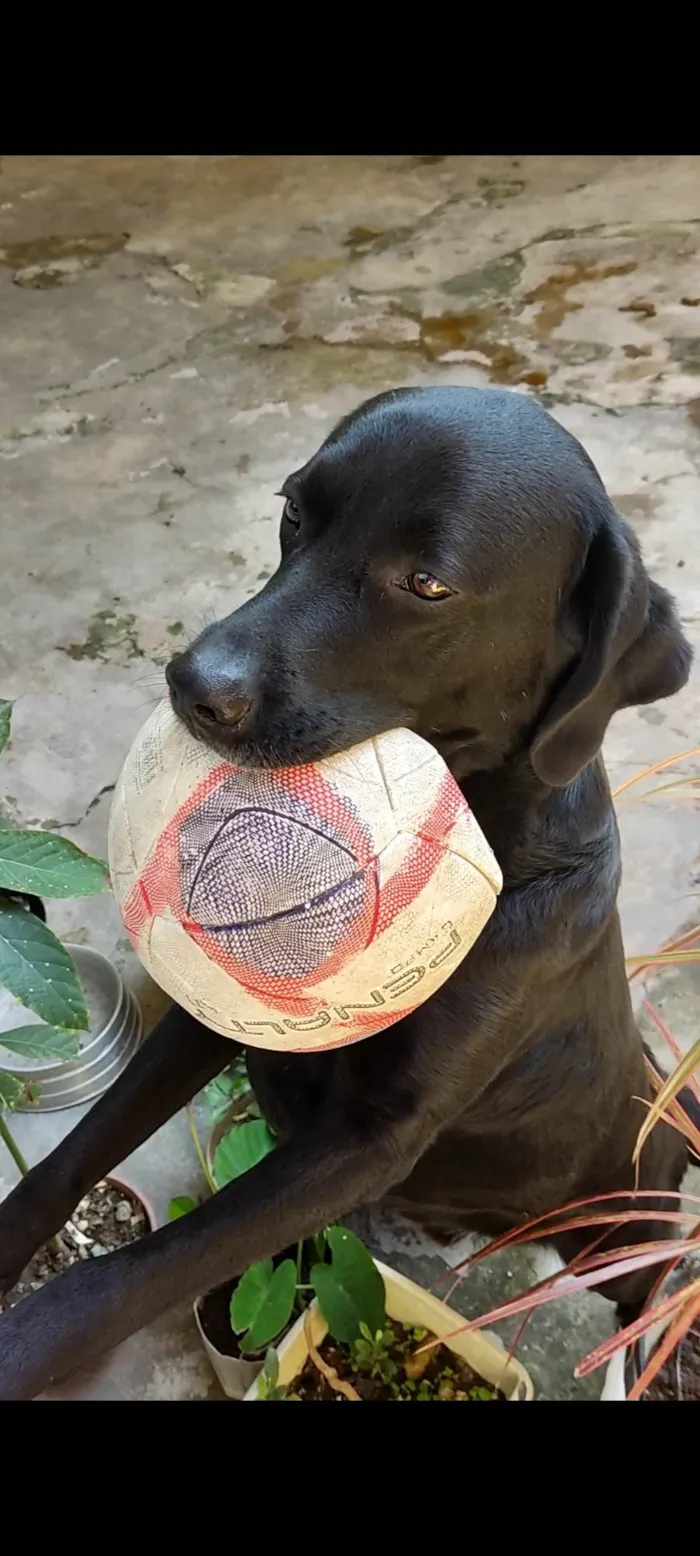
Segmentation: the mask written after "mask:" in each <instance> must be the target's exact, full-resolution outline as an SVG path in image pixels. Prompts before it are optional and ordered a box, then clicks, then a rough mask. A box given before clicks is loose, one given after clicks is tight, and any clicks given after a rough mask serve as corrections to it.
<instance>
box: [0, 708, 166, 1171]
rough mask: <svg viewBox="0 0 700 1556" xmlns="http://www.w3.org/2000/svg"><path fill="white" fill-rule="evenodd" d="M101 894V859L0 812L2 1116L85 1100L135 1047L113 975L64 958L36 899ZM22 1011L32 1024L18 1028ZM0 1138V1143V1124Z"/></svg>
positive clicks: (87, 956) (136, 1016) (126, 996)
mask: <svg viewBox="0 0 700 1556" xmlns="http://www.w3.org/2000/svg"><path fill="white" fill-rule="evenodd" d="M11 710H12V704H11V703H9V702H5V701H0V751H2V750H3V749H4V747H5V745H6V744H7V741H8V739H9V736H10V718H11ZM107 890H109V876H108V873H107V866H106V865H105V864H104V863H103V861H102V860H101V859H93V858H91V856H90V855H89V854H85V853H83V851H82V850H81V849H80V848H77V847H76V845H75V843H71V842H69V841H68V839H67V838H64V837H60V836H58V835H57V834H56V833H53V832H44V831H42V830H41V829H37V830H31V831H29V830H24V829H22V828H19V827H15V826H14V825H13V823H12V822H11V821H10V820H9V818H8V817H6V816H4V815H3V814H1V813H0V1107H1V1108H2V1110H3V1111H5V1112H7V1111H8V1110H10V1109H19V1110H25V1109H26V1108H28V1107H37V1106H38V1107H39V1108H42V1109H49V1108H61V1107H67V1106H70V1105H71V1104H72V1103H75V1102H89V1101H92V1100H93V1099H94V1098H95V1097H97V1096H99V1095H101V1093H102V1092H103V1091H105V1090H106V1088H107V1086H108V1085H109V1084H110V1082H111V1081H112V1080H114V1079H115V1078H116V1076H117V1075H119V1074H120V1073H121V1071H122V1070H123V1069H124V1067H125V1065H126V1064H127V1063H128V1060H129V1058H130V1057H131V1054H132V1052H133V1050H134V1048H135V1047H136V1046H137V1045H138V1043H139V1042H140V1040H141V1036H142V1021H141V1013H140V1010H139V1008H138V1005H137V1003H136V1000H135V999H134V996H133V995H132V994H131V993H130V992H129V991H128V990H127V989H126V988H125V985H124V982H123V979H122V978H121V975H120V973H119V972H118V970H117V968H116V967H114V966H113V964H112V963H111V962H110V961H109V960H108V958H107V957H105V956H102V955H101V953H100V952H99V951H95V950H93V949H92V948H91V947H88V946H78V947H76V948H75V953H74V956H71V955H70V954H69V952H68V951H67V949H66V947H65V946H64V945H62V944H61V942H60V940H58V939H57V938H56V936H55V935H54V934H53V933H52V931H51V930H50V929H49V927H48V925H47V923H46V912H45V909H44V905H43V902H42V898H44V897H55V898H66V897H87V896H92V895H94V894H96V893H98V892H103V891H107ZM76 964H77V965H76ZM24 1009H27V1010H29V1011H31V1012H32V1013H33V1016H34V1017H35V1018H36V1019H35V1020H33V1021H30V1022H25V1021H23V1019H22V1016H23V1010H24ZM10 1055H12V1056H13V1059H14V1062H12V1060H11V1059H10ZM17 1061H19V1062H17ZM0 1133H3V1136H4V1126H3V1125H2V1124H0ZM5 1143H6V1144H7V1145H8V1148H9V1149H10V1150H12V1146H11V1145H9V1142H8V1141H7V1140H6V1142H5ZM13 1154H14V1152H13ZM18 1165H19V1164H18Z"/></svg>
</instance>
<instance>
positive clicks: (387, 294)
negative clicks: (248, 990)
mask: <svg viewBox="0 0 700 1556" xmlns="http://www.w3.org/2000/svg"><path fill="white" fill-rule="evenodd" d="M699 248H700V159H698V158H694V157H681V158H668V157H666V158H649V157H622V158H614V157H574V158H566V157H565V158H560V159H557V160H556V161H555V160H554V159H551V158H544V157H523V158H504V157H492V158H484V157H481V158H471V157H442V158H440V157H422V158H421V157H403V158H402V157H331V158H324V157H312V158H295V157H289V158H275V157H261V158H251V157H228V158H217V157H170V158H149V157H143V158H138V159H136V158H98V157H95V158H5V159H4V160H3V163H2V168H1V170H0V339H1V340H2V348H1V351H0V491H1V498H2V503H1V507H0V524H1V526H2V555H3V576H2V584H1V585H0V588H1V590H2V598H3V617H2V619H3V631H2V641H1V643H0V692H1V693H2V695H3V696H6V697H8V696H9V697H14V698H16V699H17V703H16V708H15V715H14V727H13V740H12V744H11V747H10V748H9V750H8V752H7V753H6V755H5V757H4V758H3V803H4V804H5V806H6V808H7V809H8V810H9V811H10V812H11V814H12V815H13V816H15V817H16V818H17V819H18V820H19V821H20V822H22V823H23V824H26V825H32V826H50V827H53V828H58V829H70V832H71V836H72V837H74V838H75V839H76V840H77V841H79V842H80V843H81V844H83V845H84V846H85V847H87V848H90V849H92V850H94V851H96V852H98V853H104V851H105V837H106V824H107V816H108V810H109V801H110V792H111V788H112V786H113V784H114V780H115V777H116V774H117V771H118V769H119V766H120V764H121V761H122V759H123V757H124V754H125V751H126V749H127V746H128V744H129V742H130V740H131V738H132V736H133V734H134V733H135V731H136V729H137V728H138V726H139V724H140V723H141V722H142V720H143V718H144V717H145V716H146V713H147V712H148V710H149V708H150V707H151V706H152V705H153V702H154V701H155V699H156V697H157V695H158V690H159V687H160V686H161V684H162V670H163V665H164V664H165V662H166V661H167V659H168V657H169V656H170V654H171V652H172V651H173V648H176V647H177V646H178V645H179V644H181V643H182V642H184V641H186V639H187V636H188V634H194V633H196V632H197V631H198V630H199V628H200V627H201V625H202V624H203V623H204V622H205V621H207V620H210V619H212V618H213V617H215V616H216V615H220V614H223V613H226V612H228V611H230V610H231V609H233V608H234V607H235V606H236V605H237V604H239V603H240V602H241V601H242V600H244V599H245V598H246V597H248V596H249V595H250V594H252V593H254V592H255V590H256V589H257V588H259V586H260V583H261V582H262V581H263V580H264V579H265V578H266V577H268V576H269V573H270V572H271V571H272V570H273V568H274V566H275V560H276V550H277V522H278V509H279V503H278V501H277V500H276V498H275V496H274V493H275V491H276V490H277V489H278V488H279V485H280V482H281V481H282V480H283V478H284V476H285V475H286V474H287V473H288V471H289V470H290V469H292V468H294V466H296V465H298V464H300V463H302V462H303V461H304V460H305V459H306V458H307V457H308V455H309V454H310V453H311V452H312V450H313V449H314V448H315V447H316V446H317V444H318V443H319V442H320V441H321V439H322V438H323V436H324V435H325V433H326V432H327V431H328V429H329V428H330V427H331V426H332V424H333V422H334V421H335V420H336V419H337V418H338V417H339V416H341V415H342V414H344V413H345V412H346V411H347V410H349V409H350V408H351V407H352V406H353V405H355V404H356V403H357V402H358V401H359V400H361V399H363V398H365V397H366V396H367V395H369V394H372V393H375V392H377V391H379V390H381V389H385V388H388V387H391V386H395V385H398V384H431V383H458V384H477V385H483V386H488V385H489V384H493V383H497V384H505V385H508V386H510V387H512V388H514V389H517V390H518V391H519V392H521V393H525V394H537V395H539V396H540V397H541V399H542V400H543V402H544V404H545V405H547V407H548V408H549V409H550V410H551V411H552V412H553V414H555V415H556V416H557V417H558V418H559V419H560V420H561V421H562V422H563V423H564V424H565V425H566V426H567V427H568V428H569V429H570V430H571V431H572V432H574V433H575V434H576V436H577V437H579V438H580V439H581V440H582V442H583V443H584V444H585V446H586V448H587V449H588V451H589V453H590V454H591V456H592V457H593V459H594V460H595V462H596V464H597V465H598V468H599V469H600V471H601V474H602V475H603V478H604V479H605V481H606V483H607V486H608V489H609V491H610V492H611V494H612V496H613V497H614V499H615V501H616V502H617V503H618V505H619V507H620V509H621V511H622V512H624V513H625V514H626V515H627V516H628V517H629V518H630V519H631V521H632V523H633V524H634V525H635V527H636V528H637V530H638V533H639V535H640V537H641V539H642V542H643V545H644V549H645V554H646V557H647V561H648V563H649V566H650V568H651V570H652V572H653V573H654V574H655V576H656V577H657V578H659V580H660V581H661V582H663V583H664V584H666V585H667V586H668V587H670V588H671V589H672V591H673V592H674V593H675V595H676V596H677V598H678V601H679V605H680V611H681V616H682V618H683V622H684V625H685V628H686V631H687V632H688V635H689V636H690V637H691V638H692V639H693V640H694V641H695V642H697V641H698V637H699V635H700V634H699V628H698V620H699V610H700V556H699V555H698V546H697V539H696V525H697V513H698V508H699V497H700V378H699V377H698V374H699V373H700V255H699V253H698V250H699ZM697 712H698V680H697V675H696V676H695V678H694V680H693V682H692V683H691V685H690V686H689V687H688V688H687V689H686V690H685V691H684V692H683V693H682V694H681V695H680V696H678V697H677V698H675V699H674V700H673V701H672V702H671V703H664V704H661V705H659V706H658V707H652V708H644V709H639V710H634V709H632V710H628V711H626V712H625V713H623V714H621V715H619V716H618V717H617V718H616V719H615V720H614V722H613V725H612V728H611V730H610V734H609V739H608V742H607V747H606V752H607V758H608V763H609V767H610V771H611V774H612V777H613V780H614V781H622V780H624V778H626V777H629V776H630V775H631V774H632V773H633V772H634V771H635V769H636V768H637V767H639V766H640V765H642V764H644V763H646V762H648V761H651V760H656V759H659V758H662V757H665V756H668V755H671V754H672V753H673V752H674V751H677V750H679V749H683V748H685V747H690V746H693V745H695V743H696V741H697V727H698V721H697ZM620 822H621V827H622V833H623V842H624V855H625V880H624V886H623V894H622V907H623V920H624V927H625V933H626V939H627V944H628V947H629V949H630V951H633V952H642V951H644V950H647V949H651V948H653V947H654V946H656V945H658V944H659V943H660V942H661V941H662V940H664V939H665V938H667V937H668V936H669V935H671V934H672V933H673V932H674V931H676V930H678V929H680V928H683V927H685V925H686V924H687V923H688V922H689V921H690V920H691V918H692V914H693V911H694V907H695V904H694V902H693V900H692V898H691V895H690V894H691V893H692V892H693V890H694V889H695V890H696V889H697V886H698V863H697V856H698V846H697V813H696V811H695V809H694V807H692V806H690V805H688V804H682V803H680V802H678V801H674V800H670V801H669V800H668V799H664V798H659V799H657V800H655V801H653V802H650V803H648V804H646V805H640V804H639V803H638V802H637V801H636V800H633V799H632V798H631V797H630V799H629V800H628V801H626V802H624V803H623V804H621V806H620ZM51 919H52V922H53V924H54V926H55V927H56V928H57V929H58V931H59V932H60V933H62V934H64V935H65V936H66V938H67V939H68V940H71V939H72V940H73V941H74V942H89V943H91V944H94V945H96V946H97V947H98V948H100V949H102V950H105V951H106V952H108V954H110V955H111V956H113V957H114V958H115V960H116V961H117V962H118V963H119V965H120V966H121V967H122V968H123V969H124V971H125V973H126V976H127V977H128V979H129V981H130V982H131V983H132V985H133V986H134V987H135V988H136V989H137V991H138V993H139V996H140V998H141V1000H142V1004H143V1006H144V1012H145V1015H146V1018H147V1020H149V1021H152V1020H153V1019H154V1018H155V1016H156V1014H157V1013H158V1011H159V1009H160V1008H161V1007H162V1004H163V999H162V996H161V995H160V994H159V992H158V991H157V990H156V989H155V988H154V987H153V985H152V984H150V983H149V982H148V980H147V979H146V978H145V976H144V975H143V973H142V972H141V971H140V969H139V968H138V966H137V965H136V963H135V961H134V958H133V956H132V955H131V952H130V950H129V947H128V942H127V941H126V939H125V936H124V934H123V931H122V930H121V927H120V924H119V921H118V917H117V914H116V911H115V908H114V906H113V904H112V903H111V901H109V900H107V899H105V900H104V901H101V900H94V899H93V900H91V901H90V903H89V904H85V903H64V904H56V905H55V907H54V908H52V911H51ZM635 990H636V994H635V997H636V998H639V997H640V995H641V993H642V992H643V990H642V989H641V988H640V987H639V986H638V985H635ZM658 999H659V1003H660V1004H661V1006H662V1008H664V1009H665V1010H666V1014H667V1018H668V1017H669V1015H670V1016H671V1017H672V1022H673V1024H674V1028H675V1030H676V1031H677V1032H678V1033H679V1036H680V1037H681V1039H682V1040H683V1041H684V1042H687V1041H690V1039H691V1038H692V1037H693V1036H695V1035H696V1033H697V1025H696V1018H697V1008H698V980H697V978H696V977H695V976H694V974H693V970H692V969H688V970H687V971H686V972H684V973H681V974H679V975H676V976H675V977H671V978H668V979H666V981H665V982H664V984H663V986H662V987H661V989H660V992H659V995H658ZM77 1114H78V1110H72V1111H71V1112H69V1113H62V1114H50V1115H43V1116H37V1117H31V1118H30V1117H27V1116H23V1117H22V1118H21V1119H20V1120H19V1121H18V1132H19V1134H20V1137H21V1140H22V1143H23V1145H24V1147H25V1150H26V1151H27V1153H28V1154H29V1155H30V1156H37V1155H39V1154H42V1153H43V1152H44V1151H45V1150H47V1149H48V1148H49V1147H50V1145H51V1144H52V1143H53V1141H54V1140H55V1139H57V1138H58V1137H59V1136H60V1135H61V1134H63V1133H64V1132H65V1130H66V1129H67V1128H68V1127H70V1126H72V1124H73V1122H74V1121H75V1119H76V1117H77ZM129 1165H130V1167H131V1168H132V1169H133V1171H134V1173H135V1174H137V1175H138V1177H139V1178H140V1180H141V1181H142V1182H143V1184H144V1187H145V1188H146V1189H147V1190H148V1191H149V1192H150V1193H151V1195H152V1196H153V1197H155V1199H156V1202H157V1204H158V1206H159V1209H160V1210H161V1212H164V1210H165V1207H166V1205H167V1201H168V1199H169V1198H170V1196H171V1195H172V1194H175V1193H183V1192H188V1191H190V1192H192V1191H193V1190H194V1191H195V1192H196V1191H197V1189H199V1188H201V1183H200V1181H199V1178H198V1171H197V1167H196V1162H195V1161H194V1159H193V1153H192V1150H191V1146H190V1142H189V1136H188V1134H187V1131H186V1127H185V1124H184V1121H183V1119H182V1118H178V1119H176V1120H174V1121H173V1122H172V1123H171V1124H169V1125H168V1126H167V1127H166V1128H165V1129H163V1130H161V1131H160V1133H159V1135H158V1136H156V1138H155V1140H154V1141H153V1142H151V1143H150V1144H149V1145H148V1146H145V1147H143V1148H142V1149H141V1150H140V1151H138V1152H136V1153H135V1156H134V1158H133V1159H132V1160H131V1162H130V1163H129ZM0 1170H1V1171H2V1175H3V1176H2V1180H0V1181H1V1183H2V1186H3V1187H4V1188H7V1187H8V1186H9V1185H10V1183H11V1182H12V1169H11V1167H10V1166H8V1164H7V1163H6V1162H4V1161H3V1162H2V1164H1V1169H0ZM366 1222H367V1218H365V1224H366ZM371 1235H372V1236H373V1238H374V1239H375V1242H376V1244H377V1246H378V1247H380V1248H381V1249H382V1250H383V1251H384V1252H385V1253H387V1252H388V1255H389V1257H390V1258H391V1259H393V1260H394V1261H395V1262H396V1263H397V1264H399V1265H400V1266H401V1268H404V1269H407V1270H409V1271H410V1270H412V1271H414V1272H419V1273H422V1274H423V1275H426V1274H427V1275H429V1276H430V1278H431V1279H433V1278H435V1276H436V1275H437V1274H438V1273H439V1272H440V1271H443V1272H444V1269H445V1265H444V1262H443V1260H442V1259H441V1257H440V1256H439V1254H438V1252H437V1250H435V1249H434V1248H431V1247H430V1246H428V1245H427V1244H425V1243H424V1242H423V1241H422V1240H420V1239H418V1238H417V1237H416V1235H415V1233H414V1232H412V1231H411V1229H409V1228H406V1227H401V1226H400V1225H399V1224H396V1223H394V1224H393V1225H392V1224H390V1223H387V1222H386V1221H385V1220H382V1218H381V1217H380V1216H375V1217H373V1218H372V1227H371ZM531 1269H532V1255H528V1256H527V1257H525V1256H524V1255H520V1256H518V1257H517V1258H515V1257H514V1258H513V1259H512V1260H511V1261H504V1260H503V1258H501V1259H500V1260H496V1259H494V1260H493V1261H491V1263H490V1264H487V1265H486V1266H484V1267H482V1268H480V1269H479V1271H478V1273H476V1274H475V1276H474V1277H473V1278H472V1279H470V1281H469V1282H468V1283H466V1284H465V1285H464V1286H463V1287H462V1289H461V1292H460V1294H459V1298H458V1302H459V1303H464V1305H465V1309H466V1310H469V1311H476V1310H477V1309H478V1308H479V1307H480V1306H482V1307H483V1304H484V1303H485V1302H486V1301H492V1300H494V1298H495V1296H496V1295H497V1294H498V1295H500V1294H501V1293H502V1292H504V1291H508V1292H510V1291H515V1290H517V1289H519V1286H520V1285H522V1284H523V1283H524V1282H525V1281H526V1279H527V1278H528V1276H529V1274H530V1272H531ZM610 1316H611V1315H610V1309H609V1308H608V1305H607V1304H606V1303H604V1302H603V1301H602V1300H601V1299H598V1298H590V1299H588V1300H587V1301H578V1302H569V1303H568V1304H567V1305H566V1307H563V1306H562V1307H559V1308H558V1309H556V1310H550V1311H549V1312H546V1311H545V1313H543V1314H542V1315H541V1316H539V1317H538V1318H537V1319H536V1320H535V1321H533V1323H532V1325H531V1327H530V1330H529V1331H528V1334H527V1336H526V1345H525V1347H524V1349H523V1356H524V1359H525V1360H526V1361H527V1362H528V1363H529V1365H530V1366H531V1368H532V1371H533V1374H534V1376H535V1379H536V1383H537V1386H538V1389H539V1391H540V1392H541V1393H542V1394H544V1395H545V1396H546V1397H550V1398H567V1397H577V1398H581V1397H585V1396H586V1395H588V1396H589V1397H590V1396H593V1397H595V1396H596V1395H597V1392H598V1390H599V1386H600V1380H599V1379H596V1378H593V1379H591V1380H589V1382H588V1383H587V1384H586V1385H582V1384H576V1383H575V1382H574V1381H573V1378H572V1368H573V1365H574V1362H575V1360H576V1358H577V1357H578V1356H580V1355H581V1354H582V1352H584V1351H585V1350H587V1349H589V1348H590V1346H591V1345H592V1344H593V1343H595V1341H596V1340H597V1339H599V1338H601V1337H602V1336H603V1335H605V1334H606V1333H608V1332H609V1330H610ZM63 1393H64V1395H68V1396H69V1397H70V1396H73V1397H75V1396H78V1397H81V1398H100V1397H108V1398H120V1397H121V1398H123V1397H128V1398H140V1399H153V1398H173V1397H176V1398H188V1397H203V1396H206V1395H209V1394H211V1397H215V1395H216V1388H215V1385H213V1383H212V1381H211V1380H210V1376H209V1373H208V1370H207V1366H206V1364H205V1363H204V1362H203V1360H202V1358H201V1356H200V1352H199V1349H198V1343H197V1340H196V1336H195V1331H194V1327H193V1325H192V1322H191V1320H190V1317H189V1315H188V1314H187V1313H178V1314H175V1315H173V1316H171V1317H169V1318H167V1319H164V1320H162V1321H161V1323H160V1324H158V1325H155V1326H153V1328H151V1329H150V1330H148V1331H145V1332H144V1333H143V1334H142V1335H140V1336H137V1337H134V1339H133V1340H132V1341H130V1342H129V1343H128V1344H127V1345H125V1346H122V1347H120V1348H119V1350H118V1351H116V1352H114V1353H113V1355H112V1356H111V1357H110V1358H109V1359H108V1360H107V1361H106V1363H105V1364H104V1365H103V1366H102V1367H101V1368H98V1369H96V1371H95V1372H94V1373H93V1374H92V1375H91V1377H90V1378H87V1377H85V1378H81V1379H74V1380H73V1381H72V1382H71V1384H70V1385H69V1386H67V1387H66V1389H64V1390H63Z"/></svg>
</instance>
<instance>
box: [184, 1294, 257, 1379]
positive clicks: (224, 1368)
mask: <svg viewBox="0 0 700 1556" xmlns="http://www.w3.org/2000/svg"><path fill="white" fill-rule="evenodd" d="M204 1300H205V1299H204V1297H198V1298H197V1301H196V1302H195V1303H194V1308H193V1311H194V1321H195V1323H196V1325H197V1328H198V1330H199V1337H200V1340H201V1342H202V1345H203V1346H204V1349H205V1351H206V1353H207V1356H208V1357H209V1361H210V1362H211V1365H212V1367H213V1369H214V1372H215V1373H216V1376H217V1378H218V1380H219V1383H220V1384H221V1387H222V1389H223V1391H224V1394H225V1395H226V1398H227V1399H245V1398H246V1396H247V1393H248V1390H249V1389H250V1387H251V1384H253V1383H254V1382H255V1379H256V1378H257V1376H258V1373H259V1372H260V1371H261V1370H262V1365H263V1364H262V1361H248V1360H245V1359H244V1358H243V1357H238V1356H226V1355H224V1352H223V1351H219V1350H217V1348H216V1346H215V1345H212V1343H211V1340H208V1339H207V1336H206V1335H205V1333H204V1329H203V1328H202V1320H201V1318H200V1316H199V1308H200V1304H201V1303H202V1302H204Z"/></svg>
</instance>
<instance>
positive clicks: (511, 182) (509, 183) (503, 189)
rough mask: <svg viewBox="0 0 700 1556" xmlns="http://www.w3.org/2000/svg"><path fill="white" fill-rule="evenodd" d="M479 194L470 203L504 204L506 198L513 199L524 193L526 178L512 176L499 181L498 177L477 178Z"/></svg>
mask: <svg viewBox="0 0 700 1556" xmlns="http://www.w3.org/2000/svg"><path fill="white" fill-rule="evenodd" d="M477 185H478V187H479V194H478V195H477V196H476V197H475V198H472V199H471V200H470V201H469V204H470V205H502V204H503V202H504V200H513V199H514V198H515V196H516V195H519V194H522V192H523V189H524V188H525V180H524V178H511V179H507V180H501V181H499V180H498V179H497V178H477Z"/></svg>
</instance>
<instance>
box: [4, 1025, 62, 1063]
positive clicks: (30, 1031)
mask: <svg viewBox="0 0 700 1556" xmlns="http://www.w3.org/2000/svg"><path fill="white" fill-rule="evenodd" d="M0 1048H9V1050H10V1052H11V1053H13V1054H21V1055H22V1057H23V1059H74V1058H75V1055H76V1054H77V1052H78V1039H77V1037H76V1034H75V1032H62V1031H61V1030H60V1028H59V1027H45V1026H26V1027H13V1028H12V1031H10V1032H0Z"/></svg>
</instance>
